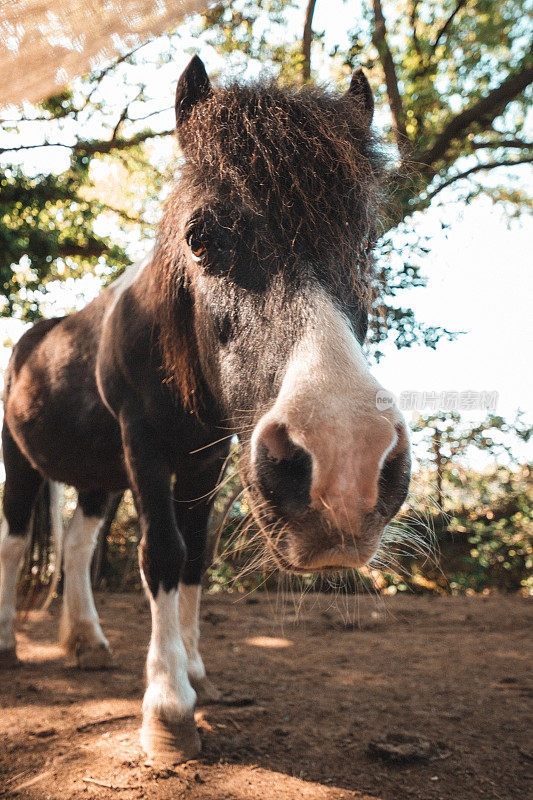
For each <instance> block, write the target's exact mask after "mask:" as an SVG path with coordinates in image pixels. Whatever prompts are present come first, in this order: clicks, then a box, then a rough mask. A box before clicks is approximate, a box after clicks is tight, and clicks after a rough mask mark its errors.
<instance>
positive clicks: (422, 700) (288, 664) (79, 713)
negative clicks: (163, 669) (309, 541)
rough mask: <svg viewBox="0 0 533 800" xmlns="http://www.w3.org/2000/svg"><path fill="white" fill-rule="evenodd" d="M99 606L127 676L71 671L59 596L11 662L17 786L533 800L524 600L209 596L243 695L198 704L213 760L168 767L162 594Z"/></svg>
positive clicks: (108, 600)
mask: <svg viewBox="0 0 533 800" xmlns="http://www.w3.org/2000/svg"><path fill="white" fill-rule="evenodd" d="M97 606H98V608H99V610H100V613H101V617H102V621H103V626H104V630H105V631H106V632H107V635H108V637H109V639H110V642H111V644H112V647H113V649H114V652H115V655H116V658H117V663H118V668H117V669H116V670H114V671H108V672H93V673H89V672H80V671H78V670H77V669H76V668H74V667H69V666H67V665H66V664H65V661H64V659H63V656H62V654H61V651H60V649H59V647H58V645H57V644H56V637H57V627H58V616H59V608H58V606H56V607H55V608H54V609H53V610H52V613H51V614H50V615H49V616H47V617H46V619H45V620H43V621H40V622H37V621H35V620H26V622H24V623H23V624H22V625H21V630H20V633H19V635H18V639H19V655H20V657H21V658H22V659H23V661H24V664H23V666H21V667H19V668H18V669H16V670H12V671H4V672H2V673H0V796H1V797H19V798H52V800H73V799H74V798H83V799H84V800H90V799H91V798H95V800H101V799H102V798H120V800H133V798H139V799H141V798H143V799H144V798H146V799H148V798H153V799H154V800H164V799H165V798H172V800H177V798H182V797H183V798H185V797H186V798H191V800H196V799H197V798H198V800H215V799H216V800H258V799H259V798H266V800H270V798H272V800H278V798H279V800H296V798H312V800H315V799H316V800H345V799H346V798H354V797H355V798H358V799H359V800H376V799H377V798H379V800H402V799H403V798H421V800H433V798H454V799H455V798H457V799H458V800H470V798H472V800H474V798H475V800H478V798H497V799H500V800H503V798H506V799H507V798H509V800H511V798H512V800H519V799H520V798H526V797H528V787H529V789H530V787H531V783H530V784H528V773H529V775H530V776H531V765H532V758H533V753H532V749H531V738H532V737H531V727H529V728H528V717H527V707H528V702H529V701H530V698H531V683H530V682H529V676H528V674H527V673H528V662H529V663H531V653H530V647H529V643H530V640H531V627H530V628H529V631H528V624H527V623H528V621H529V622H531V615H532V612H531V604H529V603H528V601H527V600H525V599H524V598H521V597H518V596H501V597H495V596H491V597H466V598H451V597H443V598H433V597H414V596H410V597H404V596H396V597H393V598H387V599H386V600H383V599H381V598H372V597H364V598H356V597H350V598H339V599H334V598H333V597H331V596H329V595H315V596H307V597H306V598H305V599H304V600H303V601H300V600H295V601H294V602H293V601H292V599H286V600H282V599H280V598H279V597H275V596H269V595H267V594H259V593H258V594H255V595H252V596H248V597H241V596H236V595H228V596H220V595H218V596H211V597H207V598H206V599H205V601H204V605H203V612H202V617H203V622H202V636H203V646H202V650H203V653H204V658H205V662H206V666H207V669H208V673H209V675H210V677H211V678H212V679H213V680H214V681H215V682H216V683H217V685H218V686H219V688H221V689H222V690H223V691H224V692H225V693H226V694H227V695H233V696H234V697H236V698H239V699H240V702H241V705H223V704H219V705H212V706H207V707H205V708H200V709H198V711H197V715H196V718H197V723H198V726H199V729H200V732H201V736H202V740H203V753H202V757H201V758H200V759H198V760H196V761H191V762H188V763H187V764H185V765H181V766H178V767H176V768H175V769H173V770H168V771H159V772H158V771H156V770H154V769H152V768H151V767H150V766H148V765H147V764H146V763H145V759H144V757H143V755H142V753H141V751H140V748H139V743H138V727H139V723H140V708H141V698H142V691H143V668H144V659H145V654H146V646H147V641H148V637H149V627H150V620H149V613H148V609H147V604H146V602H145V600H144V598H142V597H141V596H139V595H109V594H107V595H100V596H99V597H98V598H97ZM246 703H248V704H246ZM387 737H388V738H387ZM529 796H531V795H529Z"/></svg>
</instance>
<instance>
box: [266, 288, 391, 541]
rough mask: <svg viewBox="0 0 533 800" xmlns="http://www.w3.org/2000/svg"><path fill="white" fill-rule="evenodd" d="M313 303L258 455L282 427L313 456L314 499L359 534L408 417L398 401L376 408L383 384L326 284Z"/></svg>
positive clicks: (340, 523) (273, 446)
mask: <svg viewBox="0 0 533 800" xmlns="http://www.w3.org/2000/svg"><path fill="white" fill-rule="evenodd" d="M309 308H310V312H311V313H310V315H309V322H308V324H307V326H306V329H305V331H304V333H303V336H302V337H301V339H300V340H299V342H298V343H297V344H296V346H295V348H294V351H293V353H292V356H291V357H290V358H289V360H288V364H287V369H286V372H285V375H284V377H283V381H282V384H281V388H280V391H279V394H278V396H277V398H276V401H275V403H274V405H273V407H272V408H271V410H270V411H269V412H267V414H265V415H264V416H263V418H262V419H261V420H260V421H259V423H258V425H257V426H256V429H255V431H254V433H253V436H252V458H253V459H255V457H256V453H257V447H258V443H259V441H261V442H262V443H266V444H267V446H268V447H269V449H271V451H272V452H273V453H274V457H278V456H276V448H277V445H278V444H280V447H283V442H282V441H281V439H279V434H278V433H277V431H279V430H283V431H285V432H286V435H288V436H289V437H290V440H291V441H292V442H293V443H294V444H296V445H297V446H299V447H302V448H303V449H304V450H306V451H307V452H308V453H309V454H310V455H311V457H312V485H311V500H312V503H313V506H314V507H315V508H317V510H319V511H320V512H321V513H323V514H325V516H327V517H329V518H330V521H331V522H332V523H333V524H334V525H335V526H338V527H341V528H346V529H347V530H349V531H351V532H353V533H354V534H355V535H357V533H358V531H359V529H360V524H361V519H362V515H363V514H364V513H365V512H368V511H370V510H371V509H372V508H374V506H375V504H376V502H377V498H378V491H379V484H378V479H379V474H380V472H381V468H382V466H383V464H384V462H385V459H386V458H387V456H388V455H389V454H390V453H391V451H392V450H393V449H394V447H395V446H396V444H397V442H398V434H397V431H396V430H395V427H396V425H397V423H401V422H402V418H401V416H400V414H399V412H398V411H397V410H396V409H395V408H394V407H391V408H390V409H387V410H384V411H382V410H379V409H378V408H377V406H376V396H377V393H378V392H379V391H380V390H382V387H381V386H380V384H379V383H378V382H377V381H376V380H375V378H373V376H372V375H371V374H370V371H369V368H368V364H367V361H366V358H365V356H364V354H363V350H362V348H361V345H360V344H359V342H358V341H357V339H356V337H355V335H354V333H353V330H352V327H351V325H350V323H349V321H348V320H347V318H346V317H345V316H344V314H342V313H341V311H339V309H338V308H337V307H336V306H335V304H334V303H333V302H332V300H331V299H330V298H329V297H328V296H327V294H326V293H325V292H324V291H323V290H321V289H317V290H315V292H314V295H312V296H310V297H309ZM276 437H278V439H277V438H276ZM278 440H279V441H278Z"/></svg>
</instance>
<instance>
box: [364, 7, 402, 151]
mask: <svg viewBox="0 0 533 800" xmlns="http://www.w3.org/2000/svg"><path fill="white" fill-rule="evenodd" d="M373 7H374V30H373V32H372V41H373V42H374V45H375V47H376V49H377V51H378V53H379V59H380V61H381V65H382V67H383V72H384V73H385V84H386V87H387V96H388V98H389V105H390V110H391V114H392V119H393V125H394V132H395V137H396V143H397V145H398V149H399V150H400V152H401V153H402V154H405V152H406V151H407V149H408V146H409V140H408V138H407V131H406V129H405V116H404V111H403V103H402V98H401V96H400V90H399V89H398V78H397V76H396V67H395V65H394V59H393V58H392V53H391V51H390V48H389V44H388V41H387V28H386V26H385V17H384V16H383V10H382V8H381V0H373Z"/></svg>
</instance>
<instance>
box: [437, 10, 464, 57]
mask: <svg viewBox="0 0 533 800" xmlns="http://www.w3.org/2000/svg"><path fill="white" fill-rule="evenodd" d="M466 3H467V0H459V2H458V3H457V5H456V6H455V8H454V10H453V11H452V13H451V14H450V16H449V17H448V19H447V20H446V22H445V23H444V24H443V25H442V27H441V28H440V30H439V32H438V33H437V36H436V38H435V41H434V43H433V49H435V48H436V47H437V45H438V43H439V42H440V40H441V39H442V37H443V36H444V34H445V33H446V31H447V30H448V28H449V27H450V25H451V24H452V22H453V21H454V19H455V17H456V15H457V14H458V12H459V11H460V10H461V9H462V7H463V6H465V5H466Z"/></svg>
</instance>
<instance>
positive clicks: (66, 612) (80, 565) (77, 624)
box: [60, 493, 113, 669]
mask: <svg viewBox="0 0 533 800" xmlns="http://www.w3.org/2000/svg"><path fill="white" fill-rule="evenodd" d="M106 501H107V495H105V494H102V493H90V494H88V493H87V494H84V493H80V495H79V497H78V506H77V507H76V510H75V511H74V515H73V517H72V519H71V520H70V523H69V525H68V528H67V531H66V533H65V561H64V572H65V586H64V592H63V595H64V597H63V614H62V617H61V627H60V640H61V643H62V644H63V646H64V647H65V649H66V651H67V653H68V654H69V655H71V656H75V658H76V661H77V664H78V666H79V667H80V668H81V669H106V668H108V667H111V666H113V658H112V655H111V651H110V649H109V644H108V641H107V639H106V638H105V636H104V634H103V631H102V628H101V627H100V623H99V621H98V614H97V611H96V606H95V604H94V598H93V593H92V588H91V559H92V556H93V552H94V548H95V546H96V542H97V539H98V532H99V530H100V527H101V525H102V521H103V516H104V512H105V507H106Z"/></svg>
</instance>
